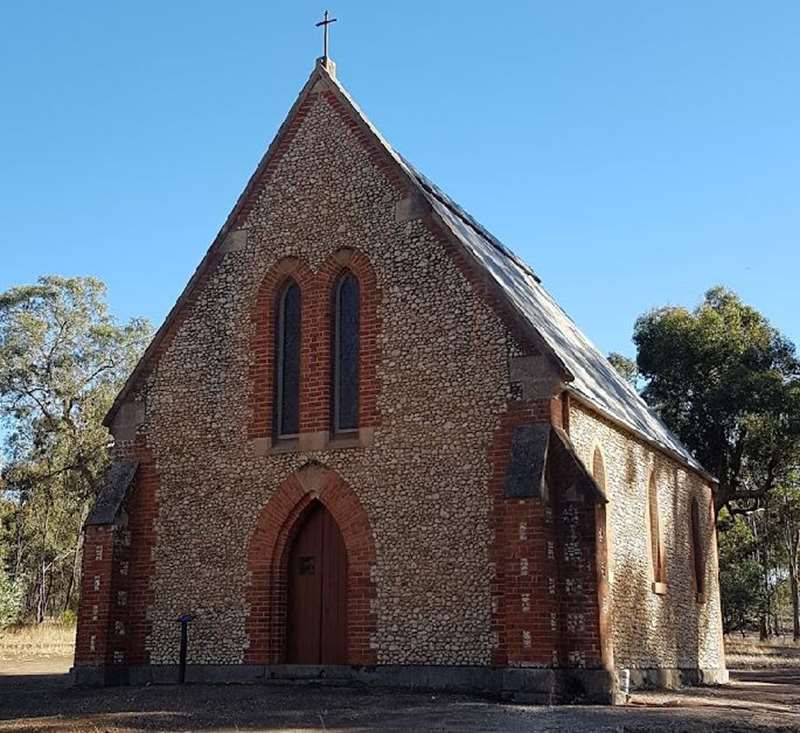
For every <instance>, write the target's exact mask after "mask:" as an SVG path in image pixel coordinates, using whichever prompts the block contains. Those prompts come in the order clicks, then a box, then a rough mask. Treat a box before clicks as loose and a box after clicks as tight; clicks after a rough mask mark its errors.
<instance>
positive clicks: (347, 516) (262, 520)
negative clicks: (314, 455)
mask: <svg viewBox="0 0 800 733" xmlns="http://www.w3.org/2000/svg"><path fill="white" fill-rule="evenodd" d="M314 499H318V500H319V501H321V502H322V503H323V504H324V505H325V507H326V509H328V511H329V512H330V513H331V514H332V515H333V518H334V519H335V520H336V522H337V524H338V525H339V529H340V530H341V532H342V537H343V538H344V543H345V547H346V548H347V657H348V663H349V664H375V661H376V656H375V651H374V650H373V649H372V648H371V647H370V637H371V635H372V634H374V633H375V629H376V616H375V613H374V611H373V609H372V604H373V601H374V598H375V596H376V589H375V581H374V575H373V574H374V567H375V562H376V555H375V543H374V540H373V536H372V530H371V527H370V523H369V518H368V516H367V514H366V512H365V511H364V508H363V506H362V505H361V503H360V502H359V500H358V498H357V497H356V495H355V494H354V493H353V491H352V489H351V488H350V487H349V486H348V485H347V483H346V482H345V481H344V480H343V479H342V478H341V477H340V476H339V475H338V474H337V473H335V472H334V471H331V470H329V469H326V468H324V467H322V466H311V467H309V468H306V469H301V470H300V471H299V472H297V473H295V474H292V475H291V476H289V477H288V478H287V479H286V480H285V481H284V482H283V483H282V484H281V486H280V487H279V488H278V490H277V491H276V492H275V493H274V494H273V495H272V497H271V498H270V500H269V501H268V502H267V504H266V505H265V506H264V508H263V509H262V511H261V514H260V515H259V517H258V521H257V523H256V528H255V530H254V531H253V534H252V536H251V538H250V544H249V548H248V571H249V574H250V582H249V585H248V587H247V589H246V599H247V609H248V612H247V617H246V620H245V630H246V633H247V637H248V639H249V646H248V648H247V650H246V652H245V663H247V664H280V663H282V662H284V661H285V659H286V608H287V599H286V592H287V579H286V573H287V567H286V566H287V561H288V550H289V547H290V545H291V540H292V538H293V536H294V533H295V532H296V531H297V527H298V524H299V521H298V520H299V519H300V518H301V517H302V515H303V512H304V510H305V509H306V507H307V506H308V505H309V503H310V502H311V501H313V500H314Z"/></svg>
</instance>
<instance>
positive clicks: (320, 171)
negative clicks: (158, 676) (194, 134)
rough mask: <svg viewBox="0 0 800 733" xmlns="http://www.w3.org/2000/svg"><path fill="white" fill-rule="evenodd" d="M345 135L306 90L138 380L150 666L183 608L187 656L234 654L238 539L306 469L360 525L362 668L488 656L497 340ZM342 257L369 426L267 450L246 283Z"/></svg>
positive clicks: (452, 266) (482, 308) (247, 575)
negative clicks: (364, 605)
mask: <svg viewBox="0 0 800 733" xmlns="http://www.w3.org/2000/svg"><path fill="white" fill-rule="evenodd" d="M359 135H360V133H359V131H358V130H357V129H356V128H355V126H354V125H352V124H351V123H350V122H349V121H348V120H346V119H345V118H344V117H343V114H342V112H341V110H337V108H336V106H335V104H332V103H331V101H330V100H329V99H328V98H326V97H325V96H323V95H322V94H312V95H311V96H310V97H309V98H308V102H307V103H306V104H305V105H303V106H302V108H301V109H300V110H299V111H298V115H297V117H296V118H295V123H294V124H293V126H292V128H291V129H290V130H289V133H288V138H287V139H288V143H287V145H286V146H285V148H284V149H282V150H280V151H279V155H278V156H277V157H276V161H277V162H276V163H275V164H274V168H273V170H272V171H271V173H270V179H269V182H268V184H267V185H266V186H265V187H264V188H263V190H262V191H261V192H260V195H259V196H258V198H257V200H256V201H255V202H254V204H253V205H252V206H251V208H250V210H249V213H248V215H247V217H246V220H245V221H244V222H242V223H240V224H239V225H238V227H239V228H240V231H241V233H242V234H241V235H240V236H241V238H240V239H239V240H238V241H239V242H240V244H239V245H237V246H236V247H232V248H230V250H229V251H227V253H226V254H225V255H224V257H222V258H221V259H220V260H219V261H218V263H217V264H216V265H215V267H214V268H213V269H212V270H211V271H210V272H209V273H208V274H207V275H206V276H205V280H204V281H203V283H202V287H201V288H200V289H199V291H198V292H197V294H196V295H195V296H194V298H193V299H192V302H191V303H190V304H189V305H188V306H187V307H186V308H185V310H184V314H183V315H182V316H181V319H180V322H179V326H178V327H177V328H176V329H174V333H172V334H171V335H170V338H169V340H168V343H167V345H166V347H165V348H163V349H162V353H160V355H159V357H158V361H157V365H156V366H155V367H154V369H153V371H152V372H151V374H150V375H149V377H148V379H147V381H146V383H145V384H144V385H143V386H142V389H141V390H140V395H139V396H140V398H141V399H142V400H143V401H144V402H145V405H146V422H145V424H144V426H143V427H142V428H140V430H141V431H142V432H143V433H146V442H147V445H148V446H149V448H150V450H151V451H152V455H153V460H154V468H155V470H156V471H157V474H158V477H159V486H158V491H157V501H156V505H157V516H156V520H155V526H154V536H155V537H156V538H157V539H156V541H155V544H154V548H153V559H154V574H153V577H152V579H151V590H150V598H151V599H152V602H151V605H150V608H149V610H148V613H147V616H148V620H147V628H148V636H147V639H146V642H145V646H146V655H145V656H146V659H147V660H148V661H149V662H151V663H154V664H164V663H174V662H176V661H177V658H178V648H179V624H178V623H176V618H177V616H178V615H179V614H182V613H185V612H191V613H193V614H194V615H195V616H196V619H195V620H194V621H193V622H192V626H191V632H190V637H191V643H190V649H189V661H190V663H217V664H226V663H240V662H243V661H245V660H246V659H247V652H248V647H249V645H250V640H249V638H248V631H247V628H248V627H247V624H248V619H247V614H248V612H249V609H248V606H247V603H246V599H247V591H248V585H249V583H250V582H251V580H252V578H251V568H250V567H249V566H248V545H249V543H250V540H251V537H252V536H253V533H254V531H255V529H256V526H257V522H258V518H259V515H260V513H261V512H262V510H263V509H264V507H265V506H266V505H267V503H268V502H269V500H270V498H271V497H272V496H273V495H274V494H275V492H276V490H278V488H279V487H280V486H281V485H282V484H283V483H284V482H285V481H286V480H287V478H288V477H289V476H291V475H292V474H294V473H295V472H296V471H298V470H299V469H300V468H301V467H303V466H304V465H305V464H307V463H308V462H309V461H318V462H320V463H322V464H324V465H325V466H327V467H328V468H330V469H332V470H333V471H335V472H336V473H338V475H339V476H340V477H341V478H342V479H343V481H344V482H345V483H346V484H347V485H348V486H349V487H350V489H351V490H352V492H354V494H355V495H356V498H357V500H358V502H360V504H361V506H362V507H363V508H364V510H365V512H366V515H367V517H368V519H369V522H370V525H371V529H372V533H373V537H374V542H375V547H376V563H375V567H374V569H373V580H374V583H375V588H376V597H375V598H374V600H373V603H372V607H371V610H372V612H373V614H374V617H375V622H374V632H373V634H372V638H371V639H370V646H371V648H372V649H373V651H374V659H375V661H376V662H377V663H398V664H488V663H489V662H490V659H491V629H492V623H491V585H490V577H489V574H490V560H489V546H490V521H489V513H490V507H491V500H490V495H489V491H488V489H487V486H488V482H489V478H490V473H491V471H490V468H491V467H490V458H489V451H488V440H487V436H491V435H492V433H493V431H495V430H496V429H497V427H498V425H499V423H500V417H501V415H502V413H503V412H504V410H505V409H506V408H505V406H506V402H507V400H508V398H509V379H508V350H509V348H510V336H509V334H508V333H507V331H506V329H505V327H504V326H503V325H502V323H501V321H500V319H499V317H498V316H497V314H496V313H495V311H494V310H493V309H492V308H491V307H490V305H489V304H488V303H487V302H486V301H485V300H484V299H483V298H481V297H479V296H478V295H476V293H475V291H474V290H473V288H472V287H471V285H470V283H469V282H468V280H467V278H466V276H465V275H464V273H463V272H462V270H461V268H460V267H459V266H458V265H457V264H456V263H455V262H454V260H453V258H452V257H451V256H450V255H449V254H448V252H447V251H446V245H445V243H443V242H442V241H440V240H439V239H438V238H437V237H436V236H434V235H432V233H431V231H430V229H429V227H427V226H426V225H425V224H424V223H423V221H422V220H421V219H419V218H408V217H407V216H398V211H397V204H398V202H400V200H401V199H402V198H403V197H404V195H405V194H404V192H403V191H402V190H400V189H399V188H398V185H397V183H396V182H393V181H392V180H390V178H389V177H388V175H387V174H386V172H385V171H384V170H383V169H382V168H381V167H380V165H378V164H376V162H375V160H374V159H373V158H372V157H371V155H370V154H369V153H368V151H367V149H366V148H365V146H364V144H363V142H362V141H361V140H360V139H359ZM344 248H350V249H354V250H356V251H357V252H358V253H360V255H361V256H363V258H365V259H366V260H368V262H369V264H370V267H371V268H372V270H373V271H374V273H375V283H374V289H375V290H374V293H373V294H372V295H374V297H375V298H376V300H377V313H376V319H375V321H374V323H373V324H371V325H370V326H369V327H371V328H375V329H378V332H377V335H376V348H377V352H378V357H377V363H376V367H375V374H374V377H373V380H374V381H373V382H372V383H370V384H367V385H362V388H363V389H365V390H368V391H369V393H370V395H374V396H375V400H376V403H375V415H374V419H373V420H372V425H371V427H372V431H371V435H368V436H366V438H365V440H364V441H362V442H363V446H361V447H346V448H345V447H338V446H336V445H333V444H323V445H319V446H317V447H315V448H314V449H308V450H290V451H288V452H282V451H281V450H279V449H277V448H276V447H270V445H269V442H268V441H265V440H264V439H263V438H253V437H252V423H253V406H254V400H262V401H263V400H268V401H269V404H268V405H267V408H269V407H270V405H271V399H272V397H271V395H270V394H267V393H266V392H259V390H265V389H266V388H265V386H264V385H265V383H264V382H259V381H258V369H256V370H255V371H254V363H255V362H254V359H256V356H255V355H254V349H253V343H254V341H258V339H266V340H269V339H272V337H273V336H272V334H271V333H263V334H258V333H256V332H255V328H256V323H257V320H258V319H256V318H254V314H253V309H254V307H255V304H256V303H257V301H258V295H259V289H260V288H261V287H262V283H263V282H264V280H265V278H267V277H268V276H269V273H271V272H274V268H275V267H276V266H278V267H279V266H280V265H279V263H280V262H281V261H282V260H283V259H284V258H288V257H292V258H298V260H299V262H300V268H301V270H302V272H304V273H305V274H304V275H303V278H305V279H306V281H307V282H306V283H305V284H304V282H303V278H300V284H301V287H303V288H308V287H310V286H308V282H311V281H313V280H314V278H315V277H316V276H317V275H318V274H319V273H321V272H322V271H323V270H324V269H325V267H326V266H327V265H326V263H330V262H331V258H334V257H335V255H336V253H337V252H339V251H340V250H342V249H344ZM315 287H316V286H315ZM309 297H310V291H309V290H307V289H304V292H303V298H304V303H305V302H307V301H306V298H309ZM315 297H316V296H315ZM324 297H327V296H324ZM304 318H305V316H304ZM323 331H324V332H320V333H319V334H317V335H316V336H313V335H312V336H311V340H310V341H309V342H308V343H306V342H305V340H304V346H303V349H304V350H303V365H302V376H301V381H302V382H303V384H305V385H307V384H309V383H310V382H311V381H313V380H318V379H319V377H320V374H319V373H318V372H319V369H322V368H323V367H322V366H321V365H320V364H318V363H317V357H318V354H319V353H322V350H324V349H327V348H328V341H327V339H329V335H328V331H327V330H325V329H323ZM315 339H316V340H315ZM315 370H316V371H315ZM254 374H255V375H256V377H257V378H256V379H255V381H254V379H253V375H254ZM264 376H265V377H266V376H267V375H266V373H265V374H264ZM302 389H304V388H301V392H302ZM254 390H255V391H256V392H257V393H258V394H255V395H254ZM303 394H305V393H303ZM263 407H264V406H263V405H262V406H261V407H260V408H259V409H260V410H261V412H262V413H263V409H262V408H263ZM317 408H318V405H317V407H315V408H314V409H317ZM307 409H311V408H310V407H309V405H305V406H301V410H307ZM301 423H303V417H302V416H301ZM303 424H305V423H303ZM312 427H313V426H312ZM135 541H136V538H134V542H135ZM264 552H265V553H266V552H267V548H265V549H264Z"/></svg>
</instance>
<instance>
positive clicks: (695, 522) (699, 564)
mask: <svg viewBox="0 0 800 733" xmlns="http://www.w3.org/2000/svg"><path fill="white" fill-rule="evenodd" d="M692 555H693V556H694V580H695V587H696V589H697V598H698V600H703V598H704V597H705V592H706V554H705V546H704V544H703V522H702V519H701V509H700V501H699V500H698V499H697V497H694V498H693V499H692Z"/></svg>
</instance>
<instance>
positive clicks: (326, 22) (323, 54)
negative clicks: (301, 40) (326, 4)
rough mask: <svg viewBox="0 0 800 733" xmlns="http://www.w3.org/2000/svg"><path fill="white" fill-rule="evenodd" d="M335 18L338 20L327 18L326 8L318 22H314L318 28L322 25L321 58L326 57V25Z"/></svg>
mask: <svg viewBox="0 0 800 733" xmlns="http://www.w3.org/2000/svg"><path fill="white" fill-rule="evenodd" d="M337 20H338V18H330V19H328V11H327V10H326V11H325V16H324V17H323V19H322V20H321V21H320V22H319V23H316V24H315V25H316V27H317V28H319V27H320V26H322V28H323V34H322V58H325V59H326V58H328V26H329V25H330V24H331V23H335V22H336V21H337Z"/></svg>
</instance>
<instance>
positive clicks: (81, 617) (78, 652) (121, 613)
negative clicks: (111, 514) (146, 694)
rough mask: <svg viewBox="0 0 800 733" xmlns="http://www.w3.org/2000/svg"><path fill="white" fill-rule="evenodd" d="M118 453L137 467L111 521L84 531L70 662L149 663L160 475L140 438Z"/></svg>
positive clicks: (91, 526) (142, 438)
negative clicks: (118, 509) (120, 507)
mask: <svg viewBox="0 0 800 733" xmlns="http://www.w3.org/2000/svg"><path fill="white" fill-rule="evenodd" d="M120 454H121V455H122V454H124V455H125V456H126V457H129V458H134V459H136V460H137V461H138V462H139V467H138V468H137V470H136V476H135V477H134V481H133V486H132V487H131V490H130V492H129V494H128V496H127V497H126V498H125V500H124V502H123V509H124V511H123V512H121V513H120V516H119V517H117V520H116V522H115V524H113V525H112V524H106V525H90V526H87V527H86V529H85V530H84V539H83V561H82V576H81V599H80V605H79V607H78V631H77V639H76V645H75V664H93V665H101V664H109V665H111V664H114V665H122V664H147V663H148V662H149V661H150V653H149V651H148V649H147V639H148V637H149V636H150V633H151V631H152V621H151V620H150V618H149V616H148V613H149V611H150V609H151V608H152V606H153V602H154V600H155V596H154V592H153V585H152V583H153V578H154V576H155V570H156V564H155V559H154V557H153V549H154V548H155V544H156V518H157V515H158V485H159V477H158V472H157V471H156V467H155V461H154V459H153V455H152V452H151V451H150V449H149V448H148V446H147V442H146V440H145V438H144V437H143V436H141V435H140V436H138V437H137V438H136V441H135V442H134V444H133V445H132V446H130V447H128V448H125V449H124V450H120ZM126 517H127V524H126V523H125V518H126Z"/></svg>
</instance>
